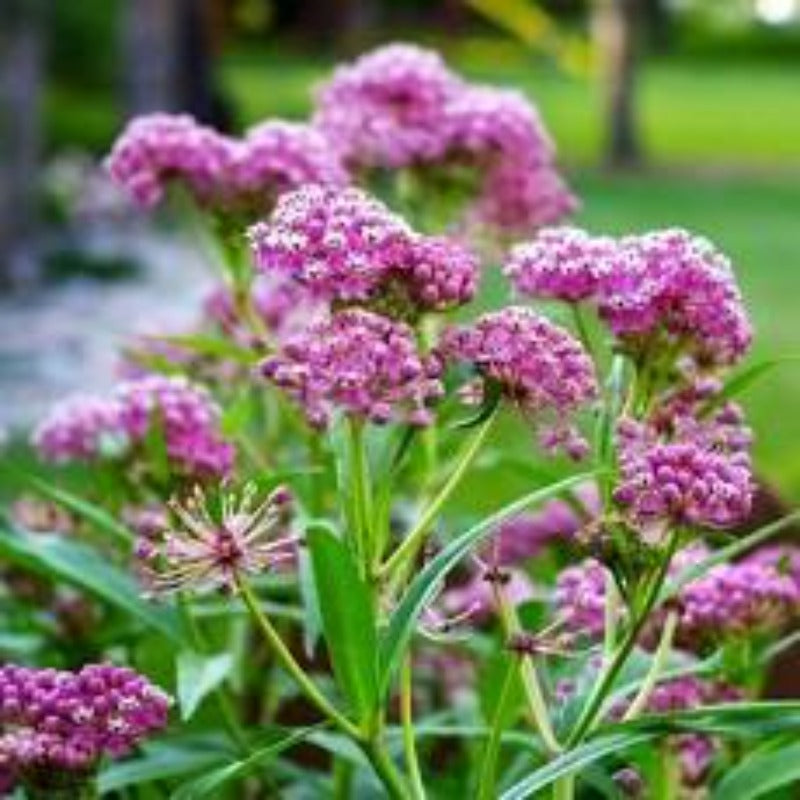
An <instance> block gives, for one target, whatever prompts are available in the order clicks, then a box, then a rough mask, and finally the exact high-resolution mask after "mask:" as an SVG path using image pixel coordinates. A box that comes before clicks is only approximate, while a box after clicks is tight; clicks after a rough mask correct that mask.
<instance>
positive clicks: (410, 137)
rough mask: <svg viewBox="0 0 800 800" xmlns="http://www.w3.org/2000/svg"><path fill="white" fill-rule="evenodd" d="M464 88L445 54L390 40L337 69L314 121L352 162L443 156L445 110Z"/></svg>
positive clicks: (387, 163) (393, 162) (392, 163)
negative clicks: (445, 58)
mask: <svg viewBox="0 0 800 800" xmlns="http://www.w3.org/2000/svg"><path fill="white" fill-rule="evenodd" d="M460 87H461V82H460V80H459V79H458V78H457V77H456V76H455V75H454V74H453V73H452V72H450V70H449V69H448V68H447V65H446V64H445V63H444V61H443V60H442V58H441V56H440V55H439V54H438V53H436V52H434V51H432V50H426V49H424V48H421V47H417V46H416V45H412V44H390V45H387V46H385V47H380V48H378V49H376V50H374V51H372V52H370V53H366V54H365V55H362V56H361V57H360V58H358V59H356V60H355V61H354V62H353V63H352V64H344V65H342V66H340V67H338V68H337V69H336V70H335V72H334V73H333V76H332V77H331V79H330V81H328V83H326V84H325V85H324V86H322V87H321V88H320V90H319V93H318V97H317V111H316V115H315V118H314V122H315V123H316V124H317V125H318V126H319V127H320V128H321V129H322V130H324V131H325V132H326V133H327V135H328V137H329V139H330V140H331V142H332V143H333V144H334V146H335V147H336V148H337V149H338V150H339V151H340V152H341V153H342V156H343V157H344V159H345V161H346V162H348V163H349V164H353V165H357V166H364V167H388V168H397V167H403V166H406V165H408V164H410V163H413V162H416V161H429V160H433V159H437V158H439V157H441V154H442V140H441V118H442V110H443V108H444V106H445V105H446V103H447V102H448V101H449V99H450V98H451V97H452V96H453V94H454V93H455V92H457V91H458V90H459V88H460Z"/></svg>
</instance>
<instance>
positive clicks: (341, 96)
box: [314, 44, 576, 232]
mask: <svg viewBox="0 0 800 800" xmlns="http://www.w3.org/2000/svg"><path fill="white" fill-rule="evenodd" d="M314 121H315V123H316V124H317V125H318V126H319V127H320V128H321V129H322V130H324V131H325V133H326V135H327V136H328V137H329V139H330V140H331V142H332V143H334V145H335V146H336V147H337V148H338V149H339V151H340V152H341V153H342V156H343V158H344V159H345V161H346V162H347V163H348V164H349V165H350V166H351V168H352V169H354V170H359V169H375V168H382V169H398V168H401V167H418V168H420V169H422V170H423V175H424V170H425V169H426V168H430V169H434V170H435V169H437V168H442V167H443V168H445V169H447V168H448V167H451V166H452V167H454V168H457V169H458V168H461V169H463V168H464V167H465V166H466V167H470V168H473V169H475V170H476V171H477V173H478V176H479V179H478V180H479V188H478V191H477V197H476V198H475V201H474V205H473V207H472V209H471V210H470V212H469V216H471V217H474V218H475V219H476V220H477V221H479V222H481V223H483V224H486V225H489V226H494V227H496V228H498V229H500V230H504V231H505V230H507V231H511V232H513V231H517V230H523V231H529V230H531V229H532V228H536V227H540V226H542V225H546V224H552V223H553V222H555V221H557V220H558V219H560V218H562V217H563V216H564V215H565V214H567V213H569V212H571V211H572V210H574V208H575V205H576V203H575V199H574V197H573V196H572V195H571V194H570V192H569V190H568V189H567V188H566V186H565V185H564V183H563V181H562V180H561V178H560V176H559V175H558V172H557V171H556V169H555V167H554V165H553V161H554V147H553V144H552V142H551V140H550V138H549V136H548V135H547V133H546V131H545V129H544V126H543V125H542V123H541V120H540V119H539V117H538V114H537V113H536V110H535V109H534V108H533V106H532V105H531V104H530V102H529V101H528V100H527V99H526V98H525V97H524V96H523V95H522V94H520V93H518V92H512V91H506V90H502V89H497V88H494V87H489V86H480V85H474V84H470V83H468V82H466V81H465V80H464V79H463V78H461V77H460V76H458V75H456V74H455V73H453V72H451V71H450V70H449V69H448V67H447V66H446V65H445V64H444V62H443V61H442V59H441V58H440V57H439V55H438V54H437V53H435V52H432V51H429V50H425V49H423V48H420V47H417V46H415V45H407V44H392V45H388V46H386V47H382V48H378V49H377V50H374V51H373V52H371V53H368V54H366V55H364V56H361V57H360V58H359V59H357V60H356V61H355V62H354V63H352V64H349V65H344V66H342V67H339V68H338V69H337V70H336V71H335V72H334V74H333V76H332V78H331V79H330V81H329V82H328V83H327V84H325V85H324V86H323V87H322V88H321V90H320V92H319V95H318V98H317V111H316V114H315V117H314Z"/></svg>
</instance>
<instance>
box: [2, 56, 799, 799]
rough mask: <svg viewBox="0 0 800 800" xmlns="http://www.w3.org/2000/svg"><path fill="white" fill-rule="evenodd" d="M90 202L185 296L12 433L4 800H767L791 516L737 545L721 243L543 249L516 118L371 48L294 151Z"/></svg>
mask: <svg viewBox="0 0 800 800" xmlns="http://www.w3.org/2000/svg"><path fill="white" fill-rule="evenodd" d="M106 168H107V170H108V173H109V174H110V175H111V177H112V178H113V180H114V181H115V182H116V184H118V186H120V187H121V188H122V190H123V191H124V192H125V193H126V194H127V195H128V196H129V197H130V199H131V200H132V201H133V202H134V203H135V204H136V205H138V206H140V207H144V208H148V209H149V208H152V207H155V206H156V205H158V204H160V203H162V202H165V201H167V200H168V199H170V200H171V202H172V203H173V207H174V203H176V202H177V203H178V204H179V206H178V207H179V208H181V209H182V212H183V214H184V216H183V217H181V218H182V219H185V218H186V217H185V215H186V214H188V215H189V216H190V218H191V221H192V225H193V226H194V227H193V228H192V230H193V232H194V234H193V235H195V236H196V237H198V238H201V239H202V241H203V242H204V243H205V244H207V245H209V246H210V247H213V252H214V254H215V260H216V262H217V263H218V265H219V267H220V276H219V284H218V286H217V288H215V289H214V290H213V291H212V292H211V293H210V294H209V296H208V298H207V299H206V301H205V303H204V305H203V307H202V309H199V310H198V317H199V321H198V324H197V326H196V327H195V328H193V329H192V330H189V331H185V332H183V333H181V334H174V333H173V334H171V335H164V336H149V337H139V338H137V339H134V340H132V341H130V342H128V343H127V344H126V346H125V347H124V348H123V349H122V352H121V354H120V359H119V383H118V385H117V386H116V387H115V388H114V389H112V390H110V391H109V392H107V393H106V394H100V395H93V396H87V395H82V396H77V397H72V398H68V399H65V400H64V401H63V402H61V403H59V404H58V405H57V406H56V407H55V408H53V409H52V411H51V412H50V413H49V414H48V415H47V416H46V417H45V418H44V419H42V420H41V421H40V422H39V424H38V425H37V427H36V429H35V430H34V432H33V435H32V444H33V446H34V448H35V450H36V452H37V454H38V457H39V459H40V461H41V462H42V470H43V471H42V472H41V473H39V472H37V473H36V474H31V473H30V472H26V473H24V474H22V473H20V474H18V475H17V478H18V479H19V480H20V481H21V483H22V485H23V487H24V488H23V489H21V491H20V495H19V497H18V499H17V500H16V501H15V502H14V503H13V505H12V506H11V507H10V509H9V510H8V513H7V525H6V530H5V531H4V532H3V535H2V538H0V550H2V555H3V566H2V578H3V584H2V585H3V589H2V594H1V595H0V602H2V604H3V608H4V617H5V620H6V624H5V625H4V628H5V632H4V634H3V636H2V637H0V646H2V652H3V662H2V666H0V784H2V791H4V792H6V793H8V794H9V795H12V796H16V797H31V798H77V799H78V800H80V798H90V797H96V796H99V795H101V794H103V795H109V796H114V797H122V798H159V797H167V796H170V797H173V798H179V800H180V799H183V800H185V799H186V798H201V797H213V798H225V797H231V798H233V797H236V798H239V797H247V798H262V797H263V798H266V797H284V796H285V797H297V798H300V797H335V798H357V797H363V798H367V797H391V798H396V800H400V798H408V799H409V800H422V798H426V797H429V798H439V797H441V798H449V797H475V798H480V800H488V799H489V798H495V797H501V798H503V799H504V800H515V799H517V798H525V797H534V796H536V797H554V798H558V799H559V800H568V799H569V798H575V797H585V798H592V797H633V798H635V797H652V798H678V797H711V796H713V797H719V798H722V797H724V798H728V799H729V798H750V797H756V796H760V793H761V792H762V791H765V790H766V789H775V788H779V789H780V788H781V787H783V789H784V790H786V789H787V787H789V790H791V785H792V782H793V781H795V780H797V779H800V768H799V767H798V763H800V762H799V761H798V756H799V755H800V753H798V749H797V747H798V746H797V731H798V726H799V725H800V702H793V701H765V700H759V699H758V698H759V696H760V695H761V694H762V689H763V687H764V682H765V676H766V674H767V671H768V669H769V666H770V663H771V661H772V660H773V659H774V658H775V657H776V656H777V655H778V654H779V653H781V652H783V651H784V650H785V649H787V647H788V645H789V644H790V643H791V642H792V641H793V640H794V639H796V638H797V637H796V631H795V634H794V636H793V635H792V627H793V625H796V622H797V618H798V611H799V610H800V551H798V549H797V547H796V545H792V544H791V542H790V541H789V540H788V539H787V537H786V535H783V536H780V537H778V538H775V539H773V538H772V537H773V536H774V535H775V534H779V533H781V531H784V534H785V531H787V530H790V529H791V528H790V524H791V523H792V522H794V521H796V519H797V517H796V516H794V515H791V514H790V515H788V516H786V517H784V518H780V519H776V520H775V521H773V522H771V523H769V524H768V525H767V526H766V527H763V526H762V527H760V528H759V527H755V526H754V525H753V524H752V523H750V522H749V520H750V518H751V506H752V501H753V496H754V492H755V489H756V484H755V480H754V476H753V466H752V463H751V456H750V449H751V441H752V433H751V431H750V428H749V427H748V425H747V421H746V419H745V417H744V414H743V412H742V409H741V407H740V406H739V405H738V404H737V402H736V397H737V395H738V393H739V392H740V391H741V390H742V389H744V388H746V386H748V385H749V384H750V383H752V381H753V380H755V378H756V377H758V375H760V374H761V373H763V372H764V371H765V369H764V365H763V364H762V365H759V364H756V365H752V366H742V361H743V360H744V359H745V357H746V355H747V352H748V349H749V346H750V343H751V338H752V331H751V326H750V322H749V320H748V313H747V309H746V306H745V303H744V301H743V298H742V295H741V292H740V290H739V287H738V285H737V282H736V277H735V274H734V270H733V267H732V265H731V263H730V261H729V259H728V258H727V257H726V256H725V254H724V253H723V252H722V251H721V250H720V249H718V248H717V246H716V245H715V244H713V243H712V242H710V241H709V240H708V239H706V238H704V237H703V236H701V235H698V234H695V233H692V232H690V231H687V230H683V229H678V228H665V229H663V230H656V231H649V232H643V233H642V232H634V233H630V234H627V235H624V236H610V235H605V234H603V233H598V232H588V231H585V230H581V229H579V228H576V227H570V226H568V225H565V224H564V223H565V219H566V218H567V217H568V216H569V215H570V214H571V212H573V211H574V210H575V209H576V208H577V200H576V198H575V197H574V195H573V194H572V193H571V191H570V189H569V188H568V186H567V184H566V183H565V181H564V179H563V178H562V176H561V175H560V174H559V172H558V169H557V165H556V161H555V150H554V146H553V143H552V141H551V139H550V138H549V136H548V133H547V131H546V130H545V128H544V126H543V124H542V121H541V120H540V118H539V115H538V113H537V111H536V110H535V108H534V107H533V106H532V105H531V103H530V102H529V101H528V99H527V98H525V97H524V96H523V95H522V94H520V93H518V92H516V91H512V90H508V89H502V88H497V87H494V86H485V85H476V84H474V83H471V82H469V81H467V80H466V79H465V78H463V77H461V76H460V75H458V74H456V73H455V72H453V71H452V70H451V69H450V68H449V67H448V66H447V65H446V64H445V63H444V62H443V60H442V59H441V58H440V56H439V55H438V54H437V53H435V52H432V51H428V50H424V49H422V48H419V47H416V46H413V45H405V44H393V45H389V46H385V47H382V48H379V49H377V50H375V51H373V52H371V53H368V54H366V55H364V56H362V57H360V58H358V59H356V60H355V61H353V62H352V63H347V64H342V65H341V66H339V67H338V68H337V69H336V70H335V71H334V72H333V74H332V75H331V76H330V77H329V78H328V79H327V80H326V81H325V82H324V83H323V84H322V85H321V86H320V87H319V89H318V90H317V93H316V95H315V104H314V111H313V115H312V117H311V118H310V120H309V121H308V122H302V123H301V122H287V121H283V120H267V121H265V122H262V123H260V124H259V125H256V126H255V127H254V128H251V129H250V130H248V131H247V132H246V133H245V135H244V136H243V137H242V138H231V137H229V136H226V135H222V134H221V133H218V132H217V131H215V130H212V129H211V128H209V127H206V126H204V125H201V124H199V123H198V122H196V121H195V120H193V119H192V118H190V117H188V116H184V115H170V114H161V113H159V114H152V115H147V116H142V117H138V118H136V119H134V120H132V121H131V122H130V123H129V124H128V126H127V127H126V128H125V129H124V130H123V131H122V133H121V134H120V136H119V138H118V139H117V141H116V142H115V144H114V146H113V148H112V150H111V152H110V154H109V156H108V158H107V160H106ZM175 269H180V264H175ZM482 284H484V285H488V286H489V289H488V290H482ZM498 297H503V298H505V297H508V298H509V299H508V303H509V304H507V305H506V304H503V302H505V301H503V302H498V301H497V298H498ZM491 298H494V302H490V300H491ZM776 542H783V544H780V543H776Z"/></svg>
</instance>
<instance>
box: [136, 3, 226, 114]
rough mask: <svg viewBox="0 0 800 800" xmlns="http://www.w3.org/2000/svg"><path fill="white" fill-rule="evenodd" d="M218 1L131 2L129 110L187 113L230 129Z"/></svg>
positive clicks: (137, 111) (137, 112)
mask: <svg viewBox="0 0 800 800" xmlns="http://www.w3.org/2000/svg"><path fill="white" fill-rule="evenodd" d="M216 5H217V4H216V3H214V2H212V0H127V3H126V7H125V13H124V14H123V20H122V23H123V24H122V38H123V50H124V54H125V70H124V88H125V109H126V112H127V113H128V114H131V115H133V114H141V113H144V112H148V111H155V110H161V111H187V112H188V113H190V114H193V115H194V116H195V117H197V118H198V119H199V120H201V121H203V122H207V123H210V124H213V125H215V126H216V127H219V128H222V129H227V128H229V127H230V126H231V119H230V112H229V109H228V107H227V105H226V104H225V103H224V102H223V100H222V98H221V96H220V93H219V91H218V90H217V87H216V85H215V81H214V69H213V56H214V53H213V47H212V27H213V25H212V23H213V21H214V20H215V19H216V17H215V11H216V10H217V9H216V8H215V6H216Z"/></svg>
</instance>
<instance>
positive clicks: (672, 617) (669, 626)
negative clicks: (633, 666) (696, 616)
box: [622, 611, 678, 722]
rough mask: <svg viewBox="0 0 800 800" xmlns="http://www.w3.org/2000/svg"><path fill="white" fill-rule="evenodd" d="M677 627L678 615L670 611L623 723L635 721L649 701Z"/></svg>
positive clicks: (667, 656)
mask: <svg viewBox="0 0 800 800" xmlns="http://www.w3.org/2000/svg"><path fill="white" fill-rule="evenodd" d="M677 626H678V615H677V613H676V612H675V611H670V612H669V614H667V619H666V621H665V622H664V629H663V630H662V631H661V639H660V640H659V642H658V647H657V648H656V651H655V653H653V660H652V662H651V663H650V669H649V670H648V671H647V675H646V676H645V679H644V681H643V682H642V685H641V687H640V688H639V691H638V693H637V695H636V697H635V698H634V700H633V702H632V703H631V704H630V706H628V710H627V711H626V712H625V715H624V716H623V717H622V720H623V722H628V721H629V720H632V719H636V717H638V716H639V714H641V712H642V711H643V710H644V708H645V706H646V705H647V701H648V700H649V699H650V695H651V694H652V692H653V689H654V688H655V685H656V683H657V682H658V679H659V676H660V675H661V673H662V672H663V671H664V667H665V666H666V665H667V659H668V658H669V654H670V650H671V649H672V640H673V638H674V637H675V629H676V628H677Z"/></svg>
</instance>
